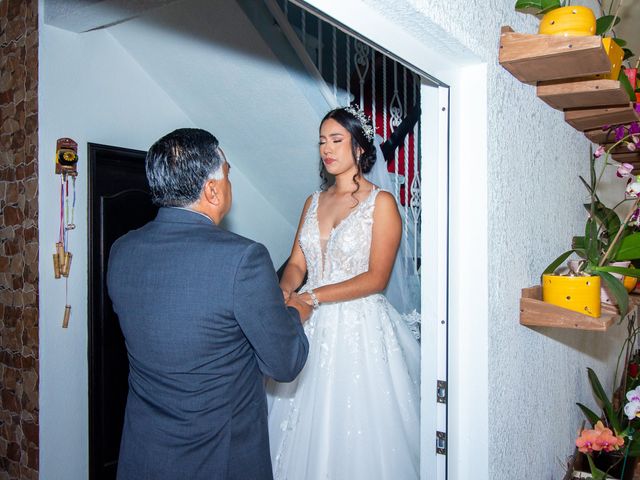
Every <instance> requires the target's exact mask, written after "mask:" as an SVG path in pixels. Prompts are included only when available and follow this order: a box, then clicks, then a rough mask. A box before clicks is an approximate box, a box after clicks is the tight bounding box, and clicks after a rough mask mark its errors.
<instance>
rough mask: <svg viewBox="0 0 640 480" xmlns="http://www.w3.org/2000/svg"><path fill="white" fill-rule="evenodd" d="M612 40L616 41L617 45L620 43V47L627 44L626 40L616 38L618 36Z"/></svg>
mask: <svg viewBox="0 0 640 480" xmlns="http://www.w3.org/2000/svg"><path fill="white" fill-rule="evenodd" d="M613 41H614V42H616V43H617V44H618V45H620V46H621V47H624V46H626V45H627V42H626V40H623V39H621V38H618V37H615V38H614V39H613Z"/></svg>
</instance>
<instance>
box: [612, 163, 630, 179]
mask: <svg viewBox="0 0 640 480" xmlns="http://www.w3.org/2000/svg"><path fill="white" fill-rule="evenodd" d="M632 171H633V165H631V164H630V163H623V164H621V165H620V166H619V167H618V170H617V171H616V175H617V176H618V177H619V178H624V177H631V176H632V175H631V172H632Z"/></svg>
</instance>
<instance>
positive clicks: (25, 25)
mask: <svg viewBox="0 0 640 480" xmlns="http://www.w3.org/2000/svg"><path fill="white" fill-rule="evenodd" d="M37 95H38V2H37V0H0V211H1V213H0V242H1V243H0V480H7V479H18V478H19V479H37V478H38V455H39V451H38V429H39V425H38V410H39V408H38V173H37V172H38V168H37V152H38V96H37Z"/></svg>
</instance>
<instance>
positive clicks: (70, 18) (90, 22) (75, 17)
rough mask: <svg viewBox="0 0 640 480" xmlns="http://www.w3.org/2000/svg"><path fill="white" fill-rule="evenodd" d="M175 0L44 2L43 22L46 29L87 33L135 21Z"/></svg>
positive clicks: (70, 0)
mask: <svg viewBox="0 0 640 480" xmlns="http://www.w3.org/2000/svg"><path fill="white" fill-rule="evenodd" d="M174 1H175V0H45V2H44V21H45V23H46V24H47V25H53V26H54V27H58V28H63V29H65V30H70V31H72V32H77V33H79V32H86V31H89V30H94V29H96V28H102V27H104V26H108V25H115V24H117V23H120V22H123V21H125V20H128V19H130V18H133V17H136V16H137V15H139V14H141V13H142V12H144V11H146V10H150V9H152V8H157V7H161V6H163V5H167V4H169V3H172V2H174Z"/></svg>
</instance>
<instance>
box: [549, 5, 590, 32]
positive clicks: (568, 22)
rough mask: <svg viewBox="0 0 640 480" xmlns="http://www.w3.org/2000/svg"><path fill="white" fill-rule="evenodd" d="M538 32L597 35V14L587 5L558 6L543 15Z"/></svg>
mask: <svg viewBox="0 0 640 480" xmlns="http://www.w3.org/2000/svg"><path fill="white" fill-rule="evenodd" d="M538 33H541V34H543V35H562V36H564V37H569V36H573V37H578V36H580V37H582V36H586V35H595V34H596V16H595V15H594V14H593V10H591V9H590V8H587V7H581V6H575V7H561V8H556V9H555V10H551V11H550V12H549V13H547V14H546V15H545V16H544V17H542V20H540V28H539V30H538Z"/></svg>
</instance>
